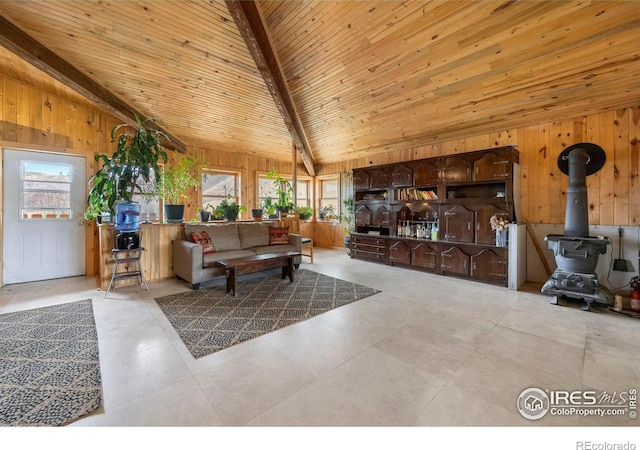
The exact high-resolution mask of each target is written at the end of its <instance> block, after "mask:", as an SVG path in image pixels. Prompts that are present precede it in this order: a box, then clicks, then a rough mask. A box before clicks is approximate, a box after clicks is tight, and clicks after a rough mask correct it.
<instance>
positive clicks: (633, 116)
mask: <svg viewBox="0 0 640 450" xmlns="http://www.w3.org/2000/svg"><path fill="white" fill-rule="evenodd" d="M639 139H640V106H638V105H635V106H631V107H624V108H620V109H616V110H612V111H606V112H602V113H599V114H592V115H587V116H583V117H576V118H575V119H572V120H565V121H562V122H547V123H540V124H535V125H531V126H529V127H524V128H517V129H514V130H504V131H499V132H495V133H489V134H483V135H478V136H469V137H462V138H460V139H457V140H452V141H445V142H442V143H439V144H434V145H430V146H428V147H416V148H412V149H407V150H404V151H395V152H388V153H384V154H380V155H375V156H372V157H371V158H359V159H355V160H350V161H345V162H343V163H336V164H330V165H326V166H323V167H321V168H320V169H319V170H318V175H326V174H331V173H341V172H343V171H344V170H347V171H349V170H352V169H353V168H357V167H367V166H370V165H379V164H389V163H394V162H401V161H409V160H415V159H421V158H430V157H434V156H442V155H448V154H454V153H464V152H468V151H473V150H480V149H484V148H491V147H497V146H501V145H507V144H512V145H517V146H518V150H519V152H520V169H521V174H520V185H521V197H520V199H519V201H520V210H521V211H522V213H521V215H522V217H519V218H518V220H519V221H525V222H531V223H542V224H562V223H564V214H565V203H566V189H567V184H568V177H567V176H566V175H564V174H563V173H562V172H560V170H559V169H558V165H557V159H558V156H559V154H560V153H561V152H562V151H563V150H564V149H565V148H566V147H568V146H570V145H573V144H577V143H580V142H592V143H595V144H598V145H600V146H601V147H602V148H603V149H604V150H605V152H606V155H607V161H606V163H605V165H604V167H603V168H602V169H601V170H600V171H599V172H597V173H595V174H593V175H591V176H589V177H588V178H587V189H588V198H589V223H590V224H591V225H615V226H638V225H640V190H639V186H638V184H639V181H640V180H639V179H638V172H639V171H640V145H639V142H638V141H639Z"/></svg>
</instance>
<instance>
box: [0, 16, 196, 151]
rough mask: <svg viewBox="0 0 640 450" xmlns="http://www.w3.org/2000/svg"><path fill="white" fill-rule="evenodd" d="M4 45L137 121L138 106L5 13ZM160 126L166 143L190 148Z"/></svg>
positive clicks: (0, 27) (0, 38) (0, 33)
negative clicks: (121, 96) (102, 83)
mask: <svg viewBox="0 0 640 450" xmlns="http://www.w3.org/2000/svg"><path fill="white" fill-rule="evenodd" d="M0 45H2V46H3V47H5V48H6V49H8V50H9V51H11V52H13V53H15V54H16V55H18V56H19V57H20V58H22V59H24V60H25V61H26V62H28V63H29V64H31V65H33V66H34V67H36V68H38V69H40V70H42V71H43V72H44V73H46V74H47V75H49V76H51V77H53V78H55V79H56V80H58V81H59V82H61V83H63V84H64V85H66V86H68V87H69V88H71V89H73V90H74V91H76V92H79V93H80V94H82V95H83V96H85V97H86V98H87V99H89V100H90V101H92V102H94V103H96V104H97V105H99V106H100V107H102V108H104V109H105V110H107V111H109V112H110V113H111V114H113V115H114V116H116V117H117V118H119V119H121V120H123V121H124V122H126V123H129V124H132V125H135V123H136V121H135V115H134V109H133V108H131V106H129V105H127V104H126V103H125V102H123V101H122V100H120V98H118V97H116V96H115V95H114V94H112V93H111V92H109V91H108V90H107V89H105V88H104V87H102V86H100V85H99V84H98V83H96V82H95V81H93V80H92V79H91V78H89V77H88V76H87V75H85V74H84V73H82V72H81V71H79V70H78V69H76V68H75V67H74V66H72V65H71V64H69V63H68V62H67V61H65V60H64V59H62V58H61V57H59V56H58V55H56V54H55V53H54V52H52V51H51V50H49V49H48V48H47V47H45V46H44V45H42V44H41V43H40V42H38V41H37V40H35V39H34V38H32V37H31V36H29V35H28V34H27V33H25V32H24V31H22V30H21V29H20V28H18V27H17V26H15V25H14V24H13V23H11V22H9V21H8V20H7V19H6V18H4V17H2V16H0ZM138 115H139V116H140V117H142V118H143V119H144V118H145V116H144V115H143V114H140V113H138ZM156 128H158V130H160V131H162V132H163V133H165V134H166V135H167V136H168V137H169V141H165V142H163V145H164V146H165V147H167V148H171V149H173V150H176V151H178V152H181V153H185V152H186V150H187V146H186V144H185V143H184V142H182V141H181V140H180V139H178V138H176V137H175V136H172V135H171V134H170V133H168V132H167V131H166V130H163V129H162V128H161V127H159V126H157V125H156Z"/></svg>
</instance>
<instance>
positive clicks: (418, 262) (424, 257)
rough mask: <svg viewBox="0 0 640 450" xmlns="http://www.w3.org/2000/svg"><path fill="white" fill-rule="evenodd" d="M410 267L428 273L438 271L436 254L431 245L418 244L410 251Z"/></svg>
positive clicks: (433, 246)
mask: <svg viewBox="0 0 640 450" xmlns="http://www.w3.org/2000/svg"><path fill="white" fill-rule="evenodd" d="M411 265H413V266H415V267H420V268H422V269H426V270H429V271H436V270H438V252H437V250H436V248H435V245H433V244H427V243H426V242H420V243H418V245H416V246H415V247H413V248H412V249H411Z"/></svg>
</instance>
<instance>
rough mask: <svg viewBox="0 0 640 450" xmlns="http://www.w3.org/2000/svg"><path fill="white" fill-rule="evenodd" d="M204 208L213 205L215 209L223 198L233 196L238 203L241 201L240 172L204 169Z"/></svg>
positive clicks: (212, 207) (202, 203)
mask: <svg viewBox="0 0 640 450" xmlns="http://www.w3.org/2000/svg"><path fill="white" fill-rule="evenodd" d="M201 186H202V190H201V192H202V202H201V206H202V208H203V209H204V208H206V207H207V206H208V205H211V209H215V208H216V206H218V205H219V204H220V203H221V202H222V200H224V199H225V198H228V197H229V196H231V197H232V200H233V201H234V202H236V203H237V204H238V205H240V204H241V202H240V173H239V172H232V171H227V170H217V169H203V171H202V185H201Z"/></svg>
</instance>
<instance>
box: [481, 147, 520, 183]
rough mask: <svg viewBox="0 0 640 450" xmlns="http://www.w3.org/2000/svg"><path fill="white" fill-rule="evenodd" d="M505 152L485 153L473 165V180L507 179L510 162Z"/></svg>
mask: <svg viewBox="0 0 640 450" xmlns="http://www.w3.org/2000/svg"><path fill="white" fill-rule="evenodd" d="M505 153H506V152H504V151H502V152H487V153H486V154H485V155H483V156H482V157H481V158H480V159H478V160H476V161H475V162H474V163H473V180H474V181H476V182H478V181H495V180H505V179H507V178H508V177H509V173H510V170H509V168H510V166H511V161H510V160H509V158H508V155H506V154H505Z"/></svg>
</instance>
